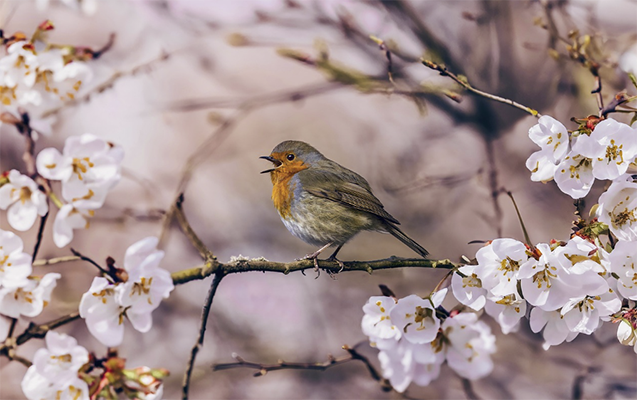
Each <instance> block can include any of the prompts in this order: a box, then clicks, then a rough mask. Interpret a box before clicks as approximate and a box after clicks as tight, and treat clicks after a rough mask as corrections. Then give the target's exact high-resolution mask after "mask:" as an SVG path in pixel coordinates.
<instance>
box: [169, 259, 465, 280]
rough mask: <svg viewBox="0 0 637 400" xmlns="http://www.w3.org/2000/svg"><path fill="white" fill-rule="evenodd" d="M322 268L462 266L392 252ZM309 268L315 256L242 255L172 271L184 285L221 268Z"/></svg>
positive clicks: (322, 262) (322, 263)
mask: <svg viewBox="0 0 637 400" xmlns="http://www.w3.org/2000/svg"><path fill="white" fill-rule="evenodd" d="M318 262H319V268H320V269H322V270H323V271H325V272H328V273H331V274H337V273H339V271H340V272H341V273H344V272H349V271H364V272H367V273H369V274H371V273H373V272H374V271H377V270H382V269H393V268H441V269H453V268H457V267H458V266H457V265H456V264H454V263H452V262H451V261H450V260H426V259H424V258H400V257H395V256H392V257H390V258H386V259H383V260H374V261H345V262H343V264H345V268H344V269H343V270H342V271H341V267H340V266H339V265H338V263H337V262H336V261H328V260H318ZM307 269H314V263H313V261H312V260H301V261H293V262H289V263H282V262H275V261H268V260H266V259H263V258H253V259H239V260H234V261H230V262H229V263H225V264H224V263H219V262H218V263H216V264H214V265H208V264H207V265H203V266H199V267H194V268H189V269H185V270H182V271H177V272H173V273H172V278H173V283H174V284H175V285H181V284H184V283H186V282H190V281H194V280H201V279H205V278H206V277H208V276H210V275H212V274H215V273H217V271H219V270H221V271H223V273H224V274H226V275H227V274H236V273H240V272H253V271H259V272H279V273H282V274H285V275H287V274H289V273H290V272H300V271H305V270H307Z"/></svg>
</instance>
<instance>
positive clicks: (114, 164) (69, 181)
mask: <svg viewBox="0 0 637 400" xmlns="http://www.w3.org/2000/svg"><path fill="white" fill-rule="evenodd" d="M123 158H124V151H123V150H122V148H121V147H119V146H115V145H114V144H112V143H109V142H106V141H104V140H102V139H100V138H98V137H96V136H94V135H92V134H90V133H85V134H84V135H81V136H76V137H70V138H68V139H67V140H66V143H65V145H64V150H63V151H62V153H60V152H59V151H58V150H57V149H55V148H48V149H44V150H42V151H41V152H40V153H39V154H38V156H37V159H36V165H37V170H38V173H39V174H40V175H42V176H43V177H44V178H46V179H50V180H55V181H61V182H62V198H63V199H64V200H65V201H66V204H64V205H63V206H62V207H61V208H60V211H59V212H58V214H57V217H56V218H55V223H54V225H53V241H54V242H55V244H56V245H57V246H58V247H64V246H66V245H67V244H69V243H70V242H71V240H72V239H73V230H74V229H82V228H87V227H88V226H89V218H90V217H92V216H93V214H94V212H95V210H96V209H98V208H100V207H102V205H104V201H105V200H106V195H107V194H108V192H109V190H110V189H112V188H113V186H115V185H116V184H117V183H118V182H119V180H120V179H121V167H120V164H121V162H122V159H123Z"/></svg>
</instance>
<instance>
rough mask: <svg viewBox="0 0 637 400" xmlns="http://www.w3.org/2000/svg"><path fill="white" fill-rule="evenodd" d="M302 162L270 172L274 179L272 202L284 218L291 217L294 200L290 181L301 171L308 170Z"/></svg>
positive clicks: (271, 177)
mask: <svg viewBox="0 0 637 400" xmlns="http://www.w3.org/2000/svg"><path fill="white" fill-rule="evenodd" d="M307 168H308V167H307V165H305V164H304V163H303V162H302V161H298V162H294V163H289V164H287V165H283V166H281V167H279V168H277V169H275V170H274V171H272V172H270V179H272V202H273V203H274V207H275V208H276V209H277V210H278V211H279V215H281V217H282V218H286V217H288V216H289V215H290V206H291V205H292V200H294V188H293V187H290V186H291V183H290V180H291V179H292V177H293V176H294V174H296V173H297V172H299V171H302V170H304V169H307Z"/></svg>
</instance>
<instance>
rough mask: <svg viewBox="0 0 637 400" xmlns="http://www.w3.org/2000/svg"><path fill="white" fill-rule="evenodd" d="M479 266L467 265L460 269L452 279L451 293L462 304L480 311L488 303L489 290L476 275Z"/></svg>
mask: <svg viewBox="0 0 637 400" xmlns="http://www.w3.org/2000/svg"><path fill="white" fill-rule="evenodd" d="M477 268H478V266H477V265H465V266H462V267H460V268H458V272H459V273H460V274H462V275H464V277H463V276H461V275H460V274H458V273H456V274H453V276H452V277H451V291H452V292H453V295H454V297H455V298H456V300H458V301H459V302H460V303H462V304H464V305H465V306H467V307H471V308H472V309H474V310H476V311H479V310H481V309H482V307H484V304H485V302H486V298H485V296H486V294H487V290H486V289H485V288H483V287H482V281H481V280H480V278H478V276H477V275H476V272H475V271H476V269H477Z"/></svg>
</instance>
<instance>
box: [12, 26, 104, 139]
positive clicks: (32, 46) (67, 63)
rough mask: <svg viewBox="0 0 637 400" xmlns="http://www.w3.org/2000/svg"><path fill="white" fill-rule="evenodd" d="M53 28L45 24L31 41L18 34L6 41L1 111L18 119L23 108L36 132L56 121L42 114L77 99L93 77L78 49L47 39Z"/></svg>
mask: <svg viewBox="0 0 637 400" xmlns="http://www.w3.org/2000/svg"><path fill="white" fill-rule="evenodd" d="M51 29H53V24H51V22H50V21H45V22H43V23H42V24H40V26H39V27H38V29H37V30H36V32H35V34H34V35H33V36H32V39H31V40H28V39H27V38H26V35H24V34H22V33H16V34H15V35H13V36H12V37H10V38H8V39H7V40H6V42H5V43H6V44H5V52H4V55H2V56H0V111H2V112H3V113H9V114H12V115H14V116H17V115H18V114H19V113H18V111H17V109H18V107H21V109H22V110H24V111H26V112H27V113H28V114H29V115H30V118H31V126H32V127H33V128H34V129H35V131H36V132H40V133H45V134H48V133H49V132H50V129H51V128H50V123H51V122H52V121H46V120H41V119H39V117H40V115H41V114H42V112H44V111H46V110H48V109H51V108H53V107H55V106H57V105H59V104H60V103H61V102H64V101H67V100H72V99H74V98H75V96H76V94H77V93H78V91H79V90H80V88H81V87H82V86H83V84H84V83H85V82H87V81H88V80H90V79H91V77H92V72H91V69H90V68H89V67H88V65H87V63H86V62H84V61H83V60H82V59H81V57H80V56H79V52H77V51H76V49H75V48H73V47H71V46H58V45H51V44H49V43H46V42H45V41H44V40H43V39H44V38H45V33H46V32H47V31H50V30H51ZM5 118H6V117H5Z"/></svg>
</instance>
